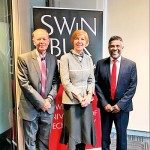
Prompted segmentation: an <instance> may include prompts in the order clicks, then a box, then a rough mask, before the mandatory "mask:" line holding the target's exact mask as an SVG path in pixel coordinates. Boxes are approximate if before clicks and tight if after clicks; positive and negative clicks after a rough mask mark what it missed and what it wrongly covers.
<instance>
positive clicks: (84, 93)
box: [60, 30, 96, 150]
mask: <svg viewBox="0 0 150 150" xmlns="http://www.w3.org/2000/svg"><path fill="white" fill-rule="evenodd" d="M71 43H72V45H73V49H72V50H70V52H69V53H67V54H65V55H63V56H62V57H61V59H60V76H61V81H62V85H63V87H64V91H63V96H62V103H63V105H64V124H63V129H62V134H61V139H60V142H61V143H63V144H68V150H85V146H86V144H91V145H95V143H96V138H95V128H94V121H93V115H92V104H91V102H92V100H93V94H94V87H95V79H94V67H93V62H92V59H91V57H90V56H88V55H87V54H85V53H84V51H83V50H84V48H85V47H86V46H87V45H88V44H89V38H88V34H87V33H86V32H85V31H84V30H76V31H74V33H73V34H72V37H71Z"/></svg>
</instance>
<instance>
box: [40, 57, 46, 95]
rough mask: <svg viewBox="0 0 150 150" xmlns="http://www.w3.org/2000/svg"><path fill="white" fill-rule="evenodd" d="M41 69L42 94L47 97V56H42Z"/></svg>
mask: <svg viewBox="0 0 150 150" xmlns="http://www.w3.org/2000/svg"><path fill="white" fill-rule="evenodd" d="M41 70H42V88H41V96H42V97H43V98H44V97H45V87H46V66H45V58H41Z"/></svg>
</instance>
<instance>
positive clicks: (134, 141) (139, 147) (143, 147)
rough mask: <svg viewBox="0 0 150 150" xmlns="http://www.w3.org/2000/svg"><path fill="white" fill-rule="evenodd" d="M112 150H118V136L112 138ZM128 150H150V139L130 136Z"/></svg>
mask: <svg viewBox="0 0 150 150" xmlns="http://www.w3.org/2000/svg"><path fill="white" fill-rule="evenodd" d="M110 149H111V150H116V136H115V135H112V137H111V146H110ZM128 150H150V138H145V137H139V136H132V135H128Z"/></svg>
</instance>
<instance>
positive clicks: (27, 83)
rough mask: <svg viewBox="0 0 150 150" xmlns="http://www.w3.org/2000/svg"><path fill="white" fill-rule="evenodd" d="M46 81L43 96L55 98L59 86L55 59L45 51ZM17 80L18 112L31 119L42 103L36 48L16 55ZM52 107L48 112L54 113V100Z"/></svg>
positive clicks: (24, 117)
mask: <svg viewBox="0 0 150 150" xmlns="http://www.w3.org/2000/svg"><path fill="white" fill-rule="evenodd" d="M46 69H47V81H46V92H45V98H47V97H48V95H51V96H53V98H55V96H56V94H57V91H58V87H59V73H58V67H57V59H56V57H55V56H54V55H51V54H50V53H48V52H47V53H46ZM18 81H19V84H20V87H21V89H22V94H21V99H20V106H19V109H20V112H21V116H22V118H23V119H25V120H29V121H31V120H33V119H35V117H36V116H37V114H38V111H39V110H40V108H41V107H42V106H43V105H44V99H43V98H42V96H41V95H40V92H41V70H40V66H39V63H38V60H37V55H36V50H33V51H30V52H28V53H25V54H22V55H20V56H19V57H18ZM51 105H52V107H51V108H50V109H49V110H48V113H49V114H51V113H54V110H55V102H54V101H52V102H51Z"/></svg>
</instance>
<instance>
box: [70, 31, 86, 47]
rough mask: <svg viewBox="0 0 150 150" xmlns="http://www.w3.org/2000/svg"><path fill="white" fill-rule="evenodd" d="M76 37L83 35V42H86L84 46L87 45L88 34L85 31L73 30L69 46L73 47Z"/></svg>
mask: <svg viewBox="0 0 150 150" xmlns="http://www.w3.org/2000/svg"><path fill="white" fill-rule="evenodd" d="M78 35H84V37H85V41H86V45H88V44H89V37H88V34H87V32H86V31H84V30H75V31H74V32H73V34H72V36H71V44H72V45H73V42H74V40H75V38H76V37H77V36H78Z"/></svg>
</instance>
